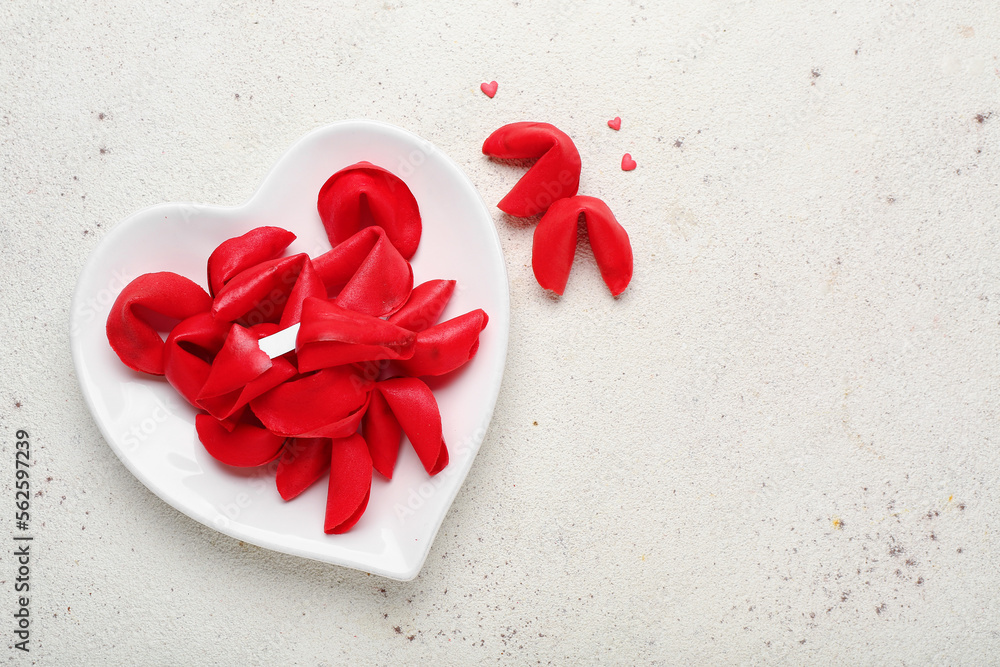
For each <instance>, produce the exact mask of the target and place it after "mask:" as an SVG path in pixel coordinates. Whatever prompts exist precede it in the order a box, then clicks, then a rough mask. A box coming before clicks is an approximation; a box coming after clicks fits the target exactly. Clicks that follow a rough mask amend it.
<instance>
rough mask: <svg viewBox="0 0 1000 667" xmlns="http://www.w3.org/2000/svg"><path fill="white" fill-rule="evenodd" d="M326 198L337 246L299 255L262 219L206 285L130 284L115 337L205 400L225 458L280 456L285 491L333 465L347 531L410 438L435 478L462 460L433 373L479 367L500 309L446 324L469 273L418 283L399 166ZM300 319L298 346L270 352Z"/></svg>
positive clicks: (214, 258) (341, 176)
mask: <svg viewBox="0 0 1000 667" xmlns="http://www.w3.org/2000/svg"><path fill="white" fill-rule="evenodd" d="M317 207H318V210H319V215H320V218H321V220H322V222H323V226H324V227H325V229H326V233H327V236H328V237H329V239H330V243H331V244H332V246H333V248H332V250H330V251H328V252H326V253H324V254H321V255H318V256H316V257H309V256H308V255H307V254H293V255H287V254H286V249H287V248H288V246H289V245H290V244H291V243H292V241H294V240H295V235H294V234H292V233H291V232H289V231H287V230H284V229H281V228H279V227H270V226H268V227H258V228H256V229H252V230H250V231H248V232H247V233H245V234H243V235H242V236H238V237H236V238H231V239H229V240H227V241H224V242H223V243H222V244H220V245H219V246H218V247H217V248H216V249H215V250H214V251H213V252H212V254H211V256H210V257H209V258H208V291H206V290H205V289H203V288H202V287H201V286H200V285H198V284H197V283H195V282H194V281H192V280H190V279H189V278H186V277H184V276H181V275H178V274H176V273H170V272H158V273H147V274H145V275H142V276H139V277H138V278H136V279H135V280H133V281H132V282H130V283H129V284H128V285H127V286H126V287H125V289H124V290H122V292H121V294H120V295H119V296H118V298H117V300H116V301H115V303H114V304H113V306H112V308H111V313H110V314H109V316H108V321H107V335H108V342H109V343H110V344H111V348H112V349H113V350H114V351H115V353H117V355H118V357H119V359H121V361H122V362H123V363H124V364H125V365H126V366H128V367H129V368H131V369H133V370H135V371H138V372H140V373H148V374H150V375H160V376H164V377H165V378H166V381H167V382H169V383H170V385H171V386H172V387H173V388H174V389H176V390H177V391H178V392H179V393H180V394H181V396H183V397H184V398H185V399H186V400H187V401H188V402H189V403H191V405H193V406H195V407H196V408H198V409H199V410H200V412H199V414H198V415H197V416H196V418H195V427H196V430H197V433H198V438H199V439H200V440H201V443H202V445H204V447H205V449H206V450H207V451H208V453H209V454H211V455H212V456H213V457H214V458H215V459H217V460H218V461H220V462H222V463H224V464H226V465H229V466H239V467H253V466H264V465H267V464H269V463H272V462H274V461H277V467H276V472H275V483H276V486H277V490H278V493H279V494H280V495H281V497H282V498H283V499H285V500H291V499H293V498H295V497H296V496H298V495H300V494H301V493H302V492H303V491H305V490H306V489H307V488H309V487H310V486H312V485H313V484H314V483H316V482H318V481H320V480H321V479H322V478H323V476H324V475H326V474H329V484H328V492H327V504H326V517H325V521H324V531H325V532H326V533H343V532H346V531H348V530H350V528H351V527H352V526H354V525H355V524H356V523H357V521H358V520H359V519H360V518H361V516H362V515H363V514H364V511H365V508H366V507H367V505H368V499H369V495H370V493H371V486H372V474H373V471H377V472H378V473H379V474H381V475H383V476H384V477H386V478H387V479H391V478H392V474H393V470H394V468H395V465H396V460H397V457H398V455H399V450H400V444H401V442H402V435H403V434H405V435H406V436H407V439H408V440H409V442H410V443H411V445H412V446H413V448H414V450H415V451H416V454H417V456H418V458H419V459H420V462H421V464H422V465H423V467H424V469H425V470H426V471H427V473H428V474H429V475H436V474H438V473H439V472H441V470H442V469H444V467H445V466H446V465H447V464H448V448H447V446H446V445H445V442H444V438H443V436H442V426H441V415H440V412H439V410H438V405H437V401H436V400H435V398H434V394H433V393H432V392H431V389H430V388H429V387H428V386H427V383H426V382H425V381H424V380H423V379H422V378H426V377H429V376H441V375H445V374H448V373H452V372H453V371H455V370H457V369H459V368H460V367H462V366H464V365H465V364H467V363H468V362H469V361H470V360H471V359H472V358H473V357H474V356H475V354H476V350H477V349H478V347H479V334H480V332H481V331H482V330H483V329H484V328H485V327H486V324H487V321H488V319H489V318H488V317H487V315H486V313H485V312H483V311H482V310H474V311H472V312H469V313H466V314H464V315H460V316H458V317H455V318H453V319H450V320H447V321H445V322H440V323H439V322H438V320H439V319H440V317H441V314H442V313H443V312H444V310H445V307H446V306H447V305H448V302H449V300H450V299H451V296H452V293H453V291H454V289H455V281H453V280H431V281H428V282H425V283H423V284H420V285H417V286H414V285H413V270H412V268H411V266H410V263H409V260H410V259H411V258H412V257H413V254H414V253H415V252H416V250H417V246H418V245H419V243H420V236H421V229H422V228H421V220H420V211H419V207H418V205H417V201H416V199H415V198H414V197H413V194H412V193H411V192H410V190H409V188H408V187H407V186H406V184H405V183H404V182H403V181H402V180H400V179H399V178H398V177H396V176H395V175H393V174H391V173H390V172H388V171H386V170H384V169H382V168H380V167H378V166H375V165H373V164H370V163H367V162H359V163H357V164H355V165H352V166H350V167H347V168H345V169H342V170H341V171H339V172H337V173H336V174H334V175H333V176H331V177H330V179H329V180H327V182H326V183H325V184H324V185H323V187H322V188H321V190H320V192H319V197H318V202H317ZM295 324H298V325H299V329H298V334H297V336H296V340H295V349H294V350H292V351H290V352H288V353H285V354H282V355H280V356H277V357H275V358H273V359H272V358H271V357H270V356H269V355H268V354H267V353H265V352H264V351H262V350H261V348H260V346H259V344H258V341H259V340H260V339H262V338H264V337H267V336H270V335H272V334H275V333H277V332H279V331H282V330H284V329H287V328H288V327H291V326H292V325H295ZM161 331H163V332H165V333H166V332H169V333H168V335H167V336H166V340H165V341H164V339H163V338H162V337H161V335H160V332H161Z"/></svg>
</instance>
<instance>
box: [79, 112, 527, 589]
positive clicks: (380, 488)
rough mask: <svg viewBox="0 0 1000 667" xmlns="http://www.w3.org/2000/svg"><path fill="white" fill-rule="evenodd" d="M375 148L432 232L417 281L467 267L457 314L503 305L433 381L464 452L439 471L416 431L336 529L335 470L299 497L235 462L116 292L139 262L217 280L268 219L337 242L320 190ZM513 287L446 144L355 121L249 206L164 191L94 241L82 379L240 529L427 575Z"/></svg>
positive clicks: (112, 435)
mask: <svg viewBox="0 0 1000 667" xmlns="http://www.w3.org/2000/svg"><path fill="white" fill-rule="evenodd" d="M361 160H367V161H368V162H372V163H374V164H377V165H379V166H381V167H384V168H386V169H388V170H389V171H391V172H393V173H395V174H396V175H397V176H399V177H400V178H402V179H403V180H404V181H405V182H406V184H407V185H408V186H409V187H410V189H411V190H412V192H413V195H414V196H415V197H416V199H417V203H418V204H419V206H420V212H421V217H422V219H423V235H422V238H421V241H420V247H419V249H418V250H417V253H416V255H414V257H413V261H412V264H413V273H414V281H415V284H419V283H421V282H423V281H425V280H430V279H433V278H449V279H454V280H457V281H458V285H457V287H456V289H455V294H454V297H453V298H452V300H451V303H449V304H448V309H447V310H446V311H445V313H444V315H443V316H442V319H449V318H451V317H454V316H456V315H460V314H462V313H464V312H467V311H470V310H473V309H475V308H482V309H483V310H485V311H486V312H487V313H488V314H489V316H490V322H489V325H488V326H487V327H486V329H485V330H484V331H483V333H482V335H481V339H480V346H479V352H478V353H477V355H476V357H475V358H474V359H473V360H472V362H471V363H470V364H468V365H467V366H466V367H465V368H464V369H463V370H461V371H459V372H458V373H457V374H456V377H454V378H453V379H450V380H449V381H448V382H447V383H444V384H440V385H432V386H433V388H434V394H435V396H436V397H437V401H438V405H439V406H440V409H441V417H442V421H443V424H444V436H445V441H446V442H447V443H448V448H449V452H450V455H451V462H450V463H449V464H448V467H447V468H445V470H444V471H443V472H441V473H440V474H438V475H437V476H436V477H434V478H430V477H428V476H427V474H426V473H425V472H424V470H423V468H422V467H421V465H420V462H419V460H418V459H417V456H416V454H415V453H414V451H413V449H412V447H410V446H409V443H407V442H405V441H404V444H403V447H402V450H401V452H400V457H399V461H398V463H397V466H396V472H395V474H394V476H393V479H392V480H391V481H386V480H385V479H384V478H382V477H381V476H380V475H378V474H376V475H375V479H374V481H373V483H372V491H371V500H370V502H369V504H368V509H367V511H366V512H365V514H364V516H363V517H362V518H361V520H360V521H359V522H358V523H357V525H356V526H355V527H354V528H353V529H352V530H351V531H350V532H348V533H346V534H344V535H326V534H325V533H324V532H323V516H324V511H325V507H326V491H327V489H326V484H325V483H324V482H322V481H321V482H317V483H316V484H315V485H313V487H312V488H310V489H309V490H308V491H307V492H305V493H304V494H303V495H301V496H299V497H298V498H296V499H294V500H292V501H291V502H288V503H286V502H284V501H283V500H281V498H280V496H278V493H277V491H276V490H275V488H274V474H273V471H274V468H273V467H271V468H267V467H265V468H262V469H249V470H248V469H237V468H230V467H228V466H225V465H223V464H220V463H219V462H217V461H216V460H215V459H213V458H212V457H211V456H210V455H209V454H208V452H206V451H205V449H204V448H203V447H202V446H201V443H200V442H199V441H198V438H197V435H196V433H195V429H194V417H195V413H196V411H195V410H194V409H193V408H192V407H191V406H189V405H188V404H187V403H186V402H185V401H184V400H183V399H182V398H181V397H180V395H179V394H177V393H176V392H175V391H174V389H173V388H172V387H171V386H170V385H168V384H167V383H166V382H165V381H164V380H163V379H162V378H155V377H152V376H149V375H143V374H140V373H136V372H134V371H131V370H130V369H128V368H127V367H126V366H125V365H124V364H122V363H121V361H119V359H118V357H117V356H116V355H115V353H114V352H113V351H112V350H111V347H110V346H109V345H108V340H107V336H106V334H105V322H106V320H107V316H108V312H109V310H110V308H111V304H112V303H113V302H114V299H115V298H116V297H117V296H118V293H119V292H120V291H121V289H122V288H123V287H124V286H125V285H126V284H127V283H128V282H129V281H130V280H132V279H133V278H135V277H136V276H138V275H140V274H143V273H150V272H154V271H173V272H175V273H179V274H181V275H183V276H187V277H188V278H191V279H192V280H194V281H195V282H197V283H199V284H201V285H202V286H203V287H204V286H205V285H206V268H205V265H206V261H207V260H208V256H209V255H210V254H211V252H212V250H213V249H214V248H215V247H216V246H217V245H218V244H219V243H221V242H222V241H224V240H226V239H228V238H232V237H234V236H238V235H240V234H243V233H245V232H247V231H249V230H250V229H253V228H254V227H258V226H261V225H277V226H279V227H284V228H285V229H288V230H290V231H292V232H294V233H295V234H296V235H297V237H298V238H297V239H296V241H295V242H294V243H293V244H292V245H291V246H290V247H289V249H288V252H290V253H298V252H306V253H308V254H309V255H310V256H316V255H318V254H320V253H322V252H324V251H326V250H328V249H329V248H330V243H329V241H328V240H327V238H326V234H325V232H324V230H323V225H322V223H321V222H320V219H319V214H318V213H317V212H316V197H317V194H318V193H319V189H320V187H321V186H322V185H323V183H324V182H326V180H327V179H328V178H329V177H330V175H331V174H333V173H334V172H336V171H338V170H340V169H342V168H343V167H346V166H348V165H351V164H354V163H355V162H359V161H361ZM509 326H510V295H509V292H508V284H507V272H506V268H505V265H504V261H503V255H502V252H501V249H500V240H499V237H498V236H497V233H496V229H495V228H494V226H493V222H492V219H491V217H490V214H489V212H488V210H487V208H486V205H485V204H484V203H483V200H482V198H481V197H480V196H479V193H478V192H477V191H476V189H475V187H473V185H472V183H470V182H469V180H468V178H466V176H465V174H463V173H462V171H461V170H460V169H459V168H458V166H457V165H456V164H455V163H454V162H452V161H451V160H450V159H449V158H448V157H446V156H445V155H444V154H443V153H441V152H440V151H439V150H437V149H436V148H435V147H434V146H433V145H432V144H430V143H428V142H426V141H424V140H422V139H420V138H419V137H417V136H415V135H413V134H411V133H409V132H406V131H405V130H402V129H400V128H397V127H393V126H391V125H386V124H384V123H378V122H373V121H345V122H341V123H336V124H333V125H329V126H326V127H323V128H320V129H318V130H316V131H314V132H312V133H310V134H308V135H306V136H305V137H303V138H302V139H300V140H299V141H298V142H297V143H296V144H295V145H294V146H292V147H291V148H290V149H289V150H288V152H286V153H285V154H284V156H282V158H281V159H280V160H279V161H278V163H277V164H276V165H275V167H274V168H273V169H272V170H271V173H270V174H268V176H267V178H265V179H264V182H263V183H262V184H261V186H260V188H259V189H258V190H257V193H256V194H255V195H254V196H253V197H252V198H251V199H250V201H248V202H247V203H246V204H244V205H243V206H240V207H236V208H228V207H219V206H202V205H197V204H163V205H160V206H154V207H153V208H149V209H146V210H144V211H141V212H139V213H136V214H135V215H133V216H131V217H130V218H128V219H127V220H125V221H124V222H122V223H121V224H119V225H118V226H117V227H115V228H114V229H113V230H112V231H111V232H110V233H108V235H107V236H106V237H105V238H104V239H103V240H102V241H101V243H100V245H99V246H98V247H97V249H96V250H94V253H93V255H92V256H91V257H90V260H89V261H88V262H87V265H86V266H85V267H84V269H83V273H82V274H81V275H80V280H79V283H78V284H77V289H76V293H75V295H74V298H73V307H72V314H71V330H70V342H71V346H72V350H73V360H74V363H75V365H76V372H77V377H78V378H79V380H80V387H81V389H82V390H83V395H84V396H85V398H86V400H87V404H88V406H89V407H90V411H91V412H92V413H93V415H94V419H95V421H96V422H97V425H98V427H100V429H101V432H102V433H103V434H104V437H105V438H106V439H107V441H108V443H109V444H110V445H111V447H112V449H114V451H115V453H116V454H117V455H118V457H119V458H120V459H121V460H122V462H123V463H124V464H125V466H126V467H127V468H128V469H129V470H130V471H131V472H132V474H134V475H135V476H136V477H137V478H138V479H139V481H141V482H142V483H143V484H145V485H146V486H147V487H148V488H149V489H150V490H151V491H153V493H155V494H156V495H158V496H159V497H160V498H162V499H163V500H164V501H166V502H167V503H169V504H170V505H172V506H174V507H175V508H177V509H178V510H180V511H181V512H183V513H185V514H187V515H188V516H190V517H191V518H193V519H195V520H197V521H200V522H201V523H203V524H205V525H206V526H209V527H211V528H214V529H216V530H218V531H220V532H222V533H225V534H227V535H230V536H232V537H235V538H238V539H241V540H245V541H247V542H251V543H253V544H256V545H259V546H262V547H266V548H268V549H274V550H276V551H283V552H285V553H290V554H295V555H297V556H302V557H305V558H312V559H316V560H321V561H326V562H329V563H336V564H338V565H345V566H347V567H353V568H357V569H359V570H364V571H366V572H371V573H373V574H379V575H382V576H386V577H391V578H393V579H400V580H409V579H412V578H414V577H415V576H417V573H418V572H419V571H420V568H421V566H422V565H423V563H424V560H425V559H426V558H427V553H428V551H429V550H430V546H431V543H432V542H433V540H434V536H435V535H436V534H437V531H438V528H439V527H440V526H441V522H442V521H443V520H444V516H445V514H446V513H447V511H448V508H449V507H450V506H451V503H452V501H453V500H454V499H455V495H456V494H457V493H458V489H459V487H461V485H462V482H463V481H464V480H465V476H466V474H468V472H469V469H470V467H471V466H472V461H473V459H474V458H475V456H476V452H477V450H478V448H479V445H480V443H481V442H482V440H483V437H484V436H485V434H486V429H487V427H488V425H489V422H490V418H491V416H492V414H493V406H494V404H495V403H496V399H497V394H498V393H499V391H500V381H501V378H502V376H503V368H504V361H505V358H506V354H507V335H508V330H509Z"/></svg>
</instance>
